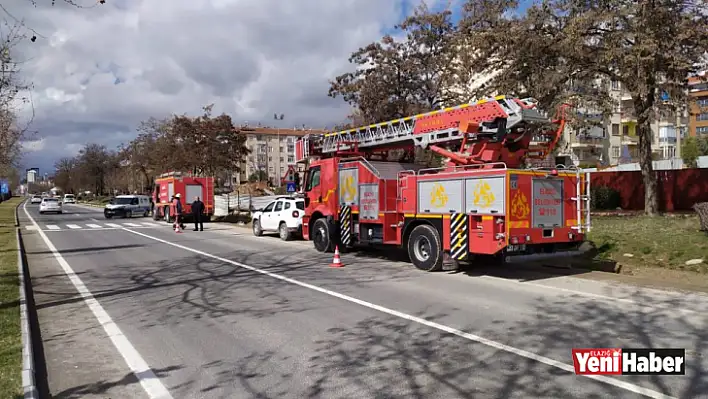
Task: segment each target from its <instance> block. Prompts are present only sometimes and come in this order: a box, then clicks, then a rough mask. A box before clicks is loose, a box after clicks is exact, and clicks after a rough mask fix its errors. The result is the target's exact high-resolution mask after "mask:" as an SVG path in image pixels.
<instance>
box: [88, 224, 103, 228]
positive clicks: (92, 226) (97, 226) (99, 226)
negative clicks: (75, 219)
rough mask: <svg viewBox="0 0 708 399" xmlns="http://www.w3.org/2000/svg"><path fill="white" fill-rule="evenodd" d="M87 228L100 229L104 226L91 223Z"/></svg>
mask: <svg viewBox="0 0 708 399" xmlns="http://www.w3.org/2000/svg"><path fill="white" fill-rule="evenodd" d="M86 226H88V227H90V228H92V229H100V228H101V227H103V226H101V225H98V224H93V223H89V224H87V225H86Z"/></svg>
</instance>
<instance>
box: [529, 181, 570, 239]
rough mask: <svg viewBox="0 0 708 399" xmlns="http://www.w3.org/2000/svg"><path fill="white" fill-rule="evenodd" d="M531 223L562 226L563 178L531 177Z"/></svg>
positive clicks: (548, 226) (539, 225) (534, 224)
mask: <svg viewBox="0 0 708 399" xmlns="http://www.w3.org/2000/svg"><path fill="white" fill-rule="evenodd" d="M531 186H532V203H531V209H532V213H531V224H532V226H533V227H538V228H546V229H547V228H552V227H563V226H564V225H565V224H564V220H565V218H564V215H563V198H564V197H563V180H562V179H546V178H542V179H533V180H532V183H531Z"/></svg>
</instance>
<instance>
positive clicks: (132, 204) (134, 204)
mask: <svg viewBox="0 0 708 399" xmlns="http://www.w3.org/2000/svg"><path fill="white" fill-rule="evenodd" d="M103 216H105V218H106V219H110V218H112V217H113V216H117V217H124V218H132V217H133V216H144V217H148V216H150V197H149V196H147V195H119V196H117V197H114V198H111V202H110V203H108V204H106V207H105V208H104V209H103Z"/></svg>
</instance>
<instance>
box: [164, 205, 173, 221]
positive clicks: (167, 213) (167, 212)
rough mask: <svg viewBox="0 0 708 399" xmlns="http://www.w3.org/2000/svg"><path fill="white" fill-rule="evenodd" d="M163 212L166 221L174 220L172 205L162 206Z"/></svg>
mask: <svg viewBox="0 0 708 399" xmlns="http://www.w3.org/2000/svg"><path fill="white" fill-rule="evenodd" d="M162 214H163V215H164V219H165V222H167V223H172V222H174V220H172V215H170V207H169V206H166V207H164V208H162Z"/></svg>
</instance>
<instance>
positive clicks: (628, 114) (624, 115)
mask: <svg viewBox="0 0 708 399" xmlns="http://www.w3.org/2000/svg"><path fill="white" fill-rule="evenodd" d="M620 121H621V122H622V123H633V122H636V121H637V115H636V114H635V113H634V111H622V112H620Z"/></svg>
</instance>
